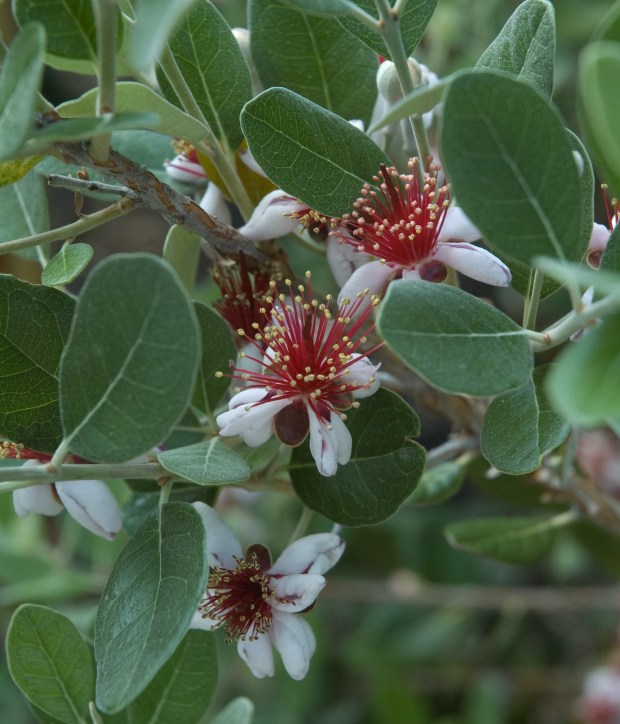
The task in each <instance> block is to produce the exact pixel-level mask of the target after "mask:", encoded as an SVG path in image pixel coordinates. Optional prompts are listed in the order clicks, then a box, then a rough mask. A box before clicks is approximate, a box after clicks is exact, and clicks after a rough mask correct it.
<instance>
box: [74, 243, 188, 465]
mask: <svg viewBox="0 0 620 724" xmlns="http://www.w3.org/2000/svg"><path fill="white" fill-rule="evenodd" d="M198 334H199V332H198V324H197V322H196V316H195V314H194V311H193V308H192V305H191V302H190V300H189V298H188V296H187V292H186V291H185V289H184V288H183V287H182V285H181V283H180V282H179V280H178V278H177V276H176V274H175V273H174V272H173V271H172V269H170V267H169V266H168V265H167V264H166V263H165V262H164V261H162V260H161V259H158V258H156V257H154V256H151V255H149V254H131V255H130V254H118V255H116V256H113V257H109V258H108V259H106V260H105V261H103V262H101V263H100V264H98V265H97V266H96V267H95V269H94V270H93V272H92V274H90V275H89V276H88V278H87V280H86V283H85V284H84V287H83V288H82V293H81V294H80V298H79V301H78V307H77V310H76V314H75V318H74V323H73V327H72V330H71V337H70V339H69V343H68V345H67V349H66V351H65V354H64V357H63V361H62V366H61V370H60V406H61V415H62V424H63V430H64V434H65V439H66V440H67V441H69V442H70V447H71V450H72V451H73V452H75V453H77V454H78V455H81V456H82V457H85V458H87V459H88V460H93V461H105V462H122V461H123V460H129V459H131V458H132V457H135V456H136V455H139V454H141V453H143V452H144V451H145V450H148V449H149V448H151V447H153V446H154V445H157V444H158V443H159V442H161V441H162V440H163V439H164V438H165V437H166V435H167V434H168V432H169V431H170V430H171V428H172V427H173V426H174V425H175V423H176V422H177V420H179V419H180V417H181V416H182V415H183V413H184V411H185V408H186V407H187V404H188V402H189V399H190V395H191V393H192V391H193V389H194V380H195V374H196V368H197V363H198V353H199V337H198Z"/></svg>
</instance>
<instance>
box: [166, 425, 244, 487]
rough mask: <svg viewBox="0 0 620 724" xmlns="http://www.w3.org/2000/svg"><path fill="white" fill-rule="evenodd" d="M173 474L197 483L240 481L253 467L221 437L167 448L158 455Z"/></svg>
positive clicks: (213, 483) (210, 483)
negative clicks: (220, 438)
mask: <svg viewBox="0 0 620 724" xmlns="http://www.w3.org/2000/svg"><path fill="white" fill-rule="evenodd" d="M157 458H158V460H159V462H160V463H161V464H162V465H163V467H165V468H166V470H167V471H168V472H170V473H174V474H175V475H179V476H180V477H182V478H186V479H187V480H191V481H192V483H197V484H198V485H223V484H225V483H238V482H239V481H241V480H247V479H248V478H249V477H250V467H249V465H248V464H247V463H246V461H245V460H244V459H243V458H242V457H241V456H240V455H238V454H237V453H236V452H235V451H234V450H231V449H230V448H228V447H226V445H224V443H223V442H222V441H221V440H219V439H218V438H216V437H214V438H212V439H211V440H209V441H208V442H199V443H196V444H195V445H188V446H187V447H178V448H175V449H174V450H166V451H165V452H163V453H160V454H159V455H158V456H157Z"/></svg>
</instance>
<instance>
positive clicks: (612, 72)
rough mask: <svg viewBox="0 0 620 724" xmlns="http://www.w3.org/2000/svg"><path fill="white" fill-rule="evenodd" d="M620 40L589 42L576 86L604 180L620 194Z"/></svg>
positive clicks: (581, 58) (585, 122) (583, 55)
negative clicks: (619, 133) (619, 89)
mask: <svg viewBox="0 0 620 724" xmlns="http://www.w3.org/2000/svg"><path fill="white" fill-rule="evenodd" d="M618 73H620V43H617V42H614V41H611V40H605V41H600V42H597V43H590V44H589V45H587V46H586V48H585V49H584V50H583V52H582V53H581V56H580V58H579V74H578V77H577V87H578V92H579V101H580V103H579V105H580V110H581V117H582V122H583V125H584V128H585V131H586V135H587V138H588V141H589V142H590V143H589V146H590V148H591V149H592V151H593V153H594V156H595V157H596V160H597V163H598V165H599V167H600V169H601V173H602V176H603V178H604V179H605V181H606V182H607V183H608V184H609V185H610V186H611V187H612V189H614V192H615V193H616V194H617V193H620V166H619V164H620V139H619V138H618V124H619V123H620V95H619V94H618Z"/></svg>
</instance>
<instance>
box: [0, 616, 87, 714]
mask: <svg viewBox="0 0 620 724" xmlns="http://www.w3.org/2000/svg"><path fill="white" fill-rule="evenodd" d="M7 658H8V664H9V671H10V672H11V676H12V677H13V680H14V681H15V683H16V684H17V686H19V688H20V689H21V690H22V692H23V693H24V695H25V696H26V697H27V698H28V699H29V701H31V702H32V703H33V704H34V705H35V706H37V707H39V708H41V709H42V710H43V711H44V712H46V713H47V714H50V715H51V716H53V717H54V718H56V719H57V720H59V721H62V722H66V723H67V724H73V723H74V722H75V723H76V724H85V723H86V722H90V716H89V714H88V702H89V701H92V699H93V696H94V691H95V670H94V666H93V660H92V656H91V653H90V649H89V648H88V646H87V645H86V643H85V641H84V640H83V639H82V637H81V636H80V634H79V632H78V630H77V629H76V628H75V626H74V625H73V624H72V623H71V621H69V619H67V618H65V617H64V616H62V615H61V614H60V613H57V612H56V611H53V610H52V609H51V608H46V607H45V606H35V605H33V604H24V605H23V606H20V607H19V608H18V609H17V611H15V613H14V614H13V617H12V619H11V624H10V626H9V631H8V634H7Z"/></svg>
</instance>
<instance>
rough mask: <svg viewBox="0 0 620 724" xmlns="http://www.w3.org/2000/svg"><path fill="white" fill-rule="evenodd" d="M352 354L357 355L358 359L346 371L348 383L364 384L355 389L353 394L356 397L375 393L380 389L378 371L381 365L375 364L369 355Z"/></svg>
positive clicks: (359, 397)
mask: <svg viewBox="0 0 620 724" xmlns="http://www.w3.org/2000/svg"><path fill="white" fill-rule="evenodd" d="M351 356H352V357H357V358H358V359H357V360H356V361H355V362H354V363H353V364H352V365H351V366H350V367H348V368H347V370H346V372H345V379H346V381H347V384H353V385H364V387H360V389H359V390H354V391H353V392H352V393H351V394H352V395H353V397H355V398H356V399H362V398H364V397H370V395H374V394H375V392H376V391H377V390H378V389H379V377H378V372H379V367H380V366H381V365H380V364H378V365H373V363H372V362H371V361H370V360H369V359H368V357H365V356H364V355H361V354H357V353H355V354H352V355H351Z"/></svg>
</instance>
